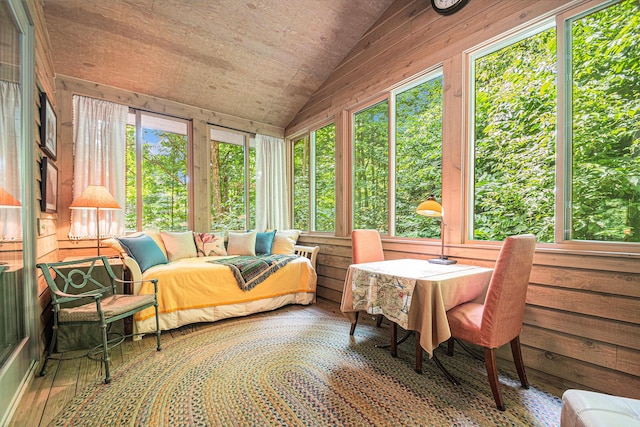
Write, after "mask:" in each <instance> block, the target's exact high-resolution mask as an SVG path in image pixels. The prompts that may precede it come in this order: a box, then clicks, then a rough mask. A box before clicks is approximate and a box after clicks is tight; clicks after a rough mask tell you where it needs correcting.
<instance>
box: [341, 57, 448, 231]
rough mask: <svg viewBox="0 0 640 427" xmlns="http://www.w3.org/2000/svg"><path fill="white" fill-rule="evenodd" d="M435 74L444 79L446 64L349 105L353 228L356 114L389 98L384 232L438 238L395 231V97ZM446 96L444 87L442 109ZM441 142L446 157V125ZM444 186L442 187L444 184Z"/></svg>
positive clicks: (435, 76) (351, 222) (350, 222)
mask: <svg viewBox="0 0 640 427" xmlns="http://www.w3.org/2000/svg"><path fill="white" fill-rule="evenodd" d="M436 78H442V79H443V81H444V78H445V75H444V67H443V65H442V64H438V65H436V66H433V67H430V68H428V69H427V70H425V71H423V72H422V73H420V74H418V75H417V76H413V77H411V78H409V79H407V80H405V81H403V82H400V83H398V84H397V85H394V86H392V87H391V88H390V89H388V90H387V91H385V93H383V94H381V95H379V96H377V97H373V98H370V99H368V100H367V101H365V102H362V103H360V104H357V105H356V106H354V107H352V108H350V109H349V110H348V117H349V127H348V129H349V134H348V141H349V150H350V162H351V168H350V169H351V175H350V185H349V188H350V203H351V206H352V209H350V216H351V217H350V218H349V224H350V229H351V230H352V229H354V228H355V224H354V215H353V206H355V200H354V199H355V195H354V191H353V185H354V183H355V176H354V173H355V171H354V167H353V165H354V164H355V142H354V123H355V120H354V116H355V115H356V114H357V113H359V112H361V111H363V110H366V109H367V108H370V107H372V106H374V105H376V104H379V103H381V102H384V101H387V105H388V122H387V132H388V137H387V144H388V145H387V159H388V168H387V170H388V177H387V179H388V191H387V204H388V209H389V210H388V213H387V232H386V233H384V232H381V235H383V236H385V237H389V238H397V239H404V240H417V239H420V240H425V239H427V240H438V239H436V238H430V237H406V236H397V235H396V200H395V197H396V148H397V144H396V99H397V95H398V94H401V93H403V92H405V91H407V90H410V89H412V88H414V87H416V86H420V85H422V84H424V83H426V82H428V81H430V80H433V79H436ZM445 103H446V101H445V96H444V90H443V96H442V108H443V112H444V110H445ZM443 121H444V115H443ZM440 137H441V145H440V155H441V156H442V157H443V158H444V129H443V133H442V134H441V136H440ZM443 169H444V162H442V167H441V169H440V177H441V178H440V179H441V182H442V180H443V177H444V170H443ZM441 190H442V187H441ZM418 203H420V201H417V202H416V207H417V204H418Z"/></svg>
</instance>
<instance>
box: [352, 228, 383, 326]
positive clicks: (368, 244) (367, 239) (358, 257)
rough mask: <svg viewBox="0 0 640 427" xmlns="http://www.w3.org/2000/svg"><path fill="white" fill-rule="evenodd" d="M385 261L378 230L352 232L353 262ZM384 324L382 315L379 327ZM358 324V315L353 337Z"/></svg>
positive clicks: (378, 323)
mask: <svg viewBox="0 0 640 427" xmlns="http://www.w3.org/2000/svg"><path fill="white" fill-rule="evenodd" d="M376 261H384V252H383V250H382V240H381V239H380V233H378V230H353V231H352V232H351V262H352V263H353V264H362V263H365V262H376ZM381 322H382V315H380V316H379V317H378V320H377V322H376V323H377V326H380V323H381ZM357 324H358V313H357V312H356V321H355V322H354V323H352V324H351V331H350V332H349V335H353V332H354V331H355V330H356V325H357Z"/></svg>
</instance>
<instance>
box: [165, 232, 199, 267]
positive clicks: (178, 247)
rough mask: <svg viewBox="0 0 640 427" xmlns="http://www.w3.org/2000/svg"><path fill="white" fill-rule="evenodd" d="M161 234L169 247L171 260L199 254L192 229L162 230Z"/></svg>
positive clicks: (168, 251) (168, 254)
mask: <svg viewBox="0 0 640 427" xmlns="http://www.w3.org/2000/svg"><path fill="white" fill-rule="evenodd" d="M160 236H162V241H163V242H164V247H165V248H166V249H167V258H168V259H169V262H171V261H175V260H178V259H181V258H194V257H197V256H198V253H197V252H196V244H195V242H194V241H193V233H192V232H191V231H161V232H160Z"/></svg>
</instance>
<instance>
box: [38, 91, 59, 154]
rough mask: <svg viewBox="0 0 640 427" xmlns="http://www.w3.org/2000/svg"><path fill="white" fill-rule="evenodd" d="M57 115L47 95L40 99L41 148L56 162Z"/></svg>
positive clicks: (43, 94) (44, 94)
mask: <svg viewBox="0 0 640 427" xmlns="http://www.w3.org/2000/svg"><path fill="white" fill-rule="evenodd" d="M56 123H57V119H56V113H55V111H53V107H52V106H51V102H50V101H49V98H48V97H47V94H46V93H44V92H42V95H41V97H40V148H42V151H44V152H45V153H47V155H48V156H49V157H50V158H51V159H52V160H55V159H56V157H57V151H58V135H57V129H56Z"/></svg>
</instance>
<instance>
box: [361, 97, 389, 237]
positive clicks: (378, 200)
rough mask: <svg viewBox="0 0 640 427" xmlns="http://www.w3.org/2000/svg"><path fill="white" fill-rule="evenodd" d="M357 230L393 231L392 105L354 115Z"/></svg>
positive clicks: (383, 105)
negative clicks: (390, 152)
mask: <svg viewBox="0 0 640 427" xmlns="http://www.w3.org/2000/svg"><path fill="white" fill-rule="evenodd" d="M353 228H355V229H359V228H373V229H377V230H379V231H380V232H382V233H388V230H389V102H388V101H386V100H385V101H382V102H378V103H377V104H375V105H372V106H371V107H368V108H365V109H364V110H360V111H358V112H356V113H354V114H353Z"/></svg>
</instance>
